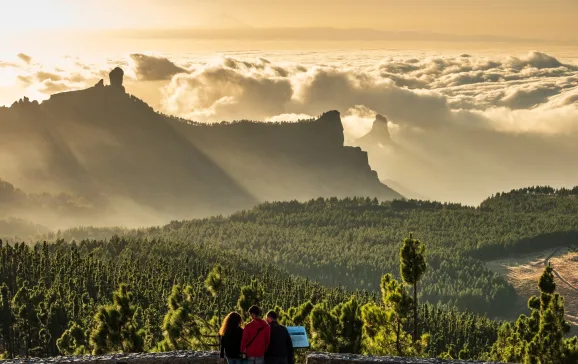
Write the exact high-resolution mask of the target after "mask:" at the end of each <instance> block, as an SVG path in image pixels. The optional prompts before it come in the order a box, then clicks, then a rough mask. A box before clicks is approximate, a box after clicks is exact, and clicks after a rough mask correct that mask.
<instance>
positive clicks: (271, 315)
mask: <svg viewBox="0 0 578 364" xmlns="http://www.w3.org/2000/svg"><path fill="white" fill-rule="evenodd" d="M267 318H270V319H271V320H275V321H277V319H278V318H279V315H277V312H275V311H269V312H267Z"/></svg>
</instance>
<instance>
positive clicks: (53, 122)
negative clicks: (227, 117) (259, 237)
mask: <svg viewBox="0 0 578 364" xmlns="http://www.w3.org/2000/svg"><path fill="white" fill-rule="evenodd" d="M122 77H123V72H122V70H121V69H120V68H116V69H115V70H113V72H111V75H110V85H108V86H105V85H104V82H103V81H101V82H99V83H97V84H96V85H95V86H94V87H91V88H88V89H85V90H80V91H71V92H65V93H60V94H55V95H52V96H51V97H50V99H48V100H46V101H44V102H42V103H40V104H39V103H37V102H34V101H32V102H31V101H30V100H28V99H26V98H24V99H22V100H20V101H18V102H16V103H14V104H13V105H12V106H11V107H9V108H0V130H2V133H1V134H0V157H3V158H4V161H5V162H6V163H5V164H4V166H3V167H0V178H3V179H5V180H7V181H10V182H12V183H14V184H15V185H17V186H18V187H19V188H22V189H23V190H24V191H26V192H33V193H41V192H49V193H62V192H66V193H67V194H72V195H78V196H82V197H83V198H87V199H88V200H90V201H93V202H94V203H95V204H97V205H98V206H102V207H100V208H101V209H103V213H104V211H106V209H107V208H108V207H111V206H116V207H119V206H121V205H122V204H126V205H127V210H126V211H127V212H128V211H130V210H129V209H128V206H133V207H137V206H138V207H139V208H141V207H142V208H144V209H147V210H150V211H154V212H155V213H158V214H159V216H162V217H163V218H164V219H168V218H170V219H177V218H189V217H195V216H206V215H211V214H218V213H230V212H233V211H236V210H239V209H243V208H248V207H251V206H252V205H254V204H256V203H258V202H261V201H266V200H267V201H271V200H292V199H297V200H305V199H311V198H317V197H331V196H337V197H346V196H368V197H378V198H380V199H392V198H399V197H401V196H400V195H399V194H398V193H396V192H395V191H393V190H391V189H390V188H388V187H387V186H385V185H383V184H381V183H380V182H379V180H378V177H377V174H376V173H375V172H374V171H372V170H371V168H370V166H369V164H368V157H367V153H365V152H363V151H362V150H361V149H360V148H354V147H344V145H343V142H344V140H343V139H344V137H343V126H342V124H341V118H340V115H339V113H338V112H337V111H330V112H327V113H325V114H323V115H322V116H321V117H319V118H318V119H315V120H310V121H303V122H297V123H262V122H252V121H238V122H230V123H219V124H210V125H207V124H199V123H194V122H190V121H188V120H184V119H179V118H175V117H170V116H166V115H163V114H159V113H157V112H155V111H154V110H153V109H152V108H151V107H150V106H149V105H147V104H146V103H145V102H143V101H141V100H140V99H138V98H136V97H134V96H132V95H129V94H127V93H126V92H125V90H124V86H123V85H122ZM120 210H122V209H120Z"/></svg>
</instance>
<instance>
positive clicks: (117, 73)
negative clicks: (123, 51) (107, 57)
mask: <svg viewBox="0 0 578 364" xmlns="http://www.w3.org/2000/svg"><path fill="white" fill-rule="evenodd" d="M108 76H109V78H110V86H112V87H114V88H118V89H121V90H122V91H123V92H124V86H123V85H122V82H123V77H124V71H123V70H122V68H120V67H116V68H115V69H113V70H112V71H110V73H109V75H108Z"/></svg>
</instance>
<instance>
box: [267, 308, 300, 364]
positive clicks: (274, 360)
mask: <svg viewBox="0 0 578 364" xmlns="http://www.w3.org/2000/svg"><path fill="white" fill-rule="evenodd" d="M277 318H278V317H277V312H275V311H269V313H267V322H268V323H269V327H270V328H271V337H270V339H269V347H268V348H267V352H266V353H265V364H295V355H294V353H293V341H292V340H291V336H290V335H289V331H287V328H286V327H285V326H283V325H280V324H279V323H278V322H277Z"/></svg>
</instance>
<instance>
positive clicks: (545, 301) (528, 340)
mask: <svg viewBox="0 0 578 364" xmlns="http://www.w3.org/2000/svg"><path fill="white" fill-rule="evenodd" d="M538 287H539V289H540V297H532V298H530V299H529V301H528V307H529V308H530V309H531V310H532V314H531V316H530V317H527V316H525V315H521V316H520V318H518V320H517V321H516V322H515V323H514V325H513V326H512V325H510V324H509V323H506V324H504V325H503V326H502V327H501V328H500V331H499V334H498V340H497V341H496V343H494V345H493V346H492V351H491V353H490V356H491V358H492V359H493V360H497V361H502V362H509V363H520V362H522V363H524V364H535V363H537V364H546V363H552V364H571V363H576V362H577V361H578V346H577V345H576V342H577V341H578V339H577V338H576V337H574V338H571V339H566V338H565V335H566V334H568V332H569V331H570V326H569V324H568V323H567V322H566V320H565V319H564V300H563V298H562V297H561V296H560V295H559V294H558V293H557V292H556V282H555V281H554V269H553V268H552V266H551V265H550V264H548V266H546V268H545V269H544V273H543V274H542V276H541V277H540V280H539V282H538Z"/></svg>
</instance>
